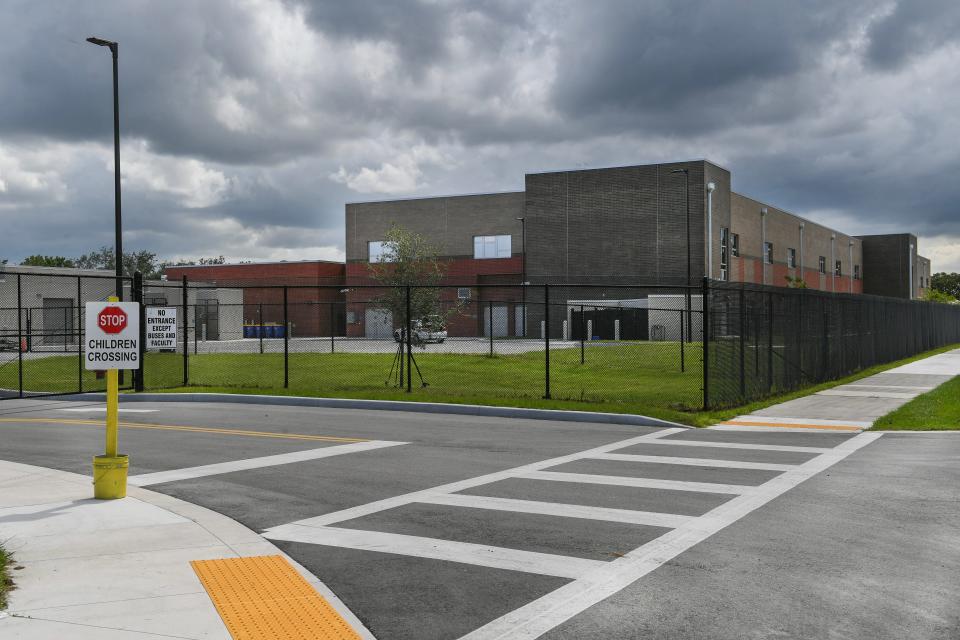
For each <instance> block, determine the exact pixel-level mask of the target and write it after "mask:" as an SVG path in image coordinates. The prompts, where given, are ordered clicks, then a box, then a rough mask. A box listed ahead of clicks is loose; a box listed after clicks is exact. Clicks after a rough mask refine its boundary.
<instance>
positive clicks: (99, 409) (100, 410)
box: [57, 407, 159, 413]
mask: <svg viewBox="0 0 960 640" xmlns="http://www.w3.org/2000/svg"><path fill="white" fill-rule="evenodd" d="M57 411H68V412H70V413H91V412H94V413H106V412H107V408H106V407H71V408H70V409H57ZM117 411H119V412H120V413H156V412H157V411H159V409H124V408H123V407H120V408H119V409H117Z"/></svg>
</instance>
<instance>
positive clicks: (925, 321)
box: [704, 282, 960, 408]
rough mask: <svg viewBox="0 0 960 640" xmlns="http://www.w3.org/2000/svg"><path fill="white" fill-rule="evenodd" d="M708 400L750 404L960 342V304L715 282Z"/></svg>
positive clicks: (711, 286)
mask: <svg viewBox="0 0 960 640" xmlns="http://www.w3.org/2000/svg"><path fill="white" fill-rule="evenodd" d="M705 292H706V294H705V295H706V297H707V301H708V302H707V325H708V332H707V345H708V347H707V350H706V354H705V355H706V361H707V365H706V367H705V369H704V380H705V383H704V388H705V389H706V393H705V397H704V405H705V406H707V407H711V408H717V407H727V406H736V405H741V404H745V403H748V402H751V401H754V400H759V399H762V398H766V397H769V396H772V395H775V394H778V393H783V392H787V391H792V390H795V389H800V388H803V387H806V386H809V385H813V384H817V383H821V382H828V381H831V380H836V379H838V378H843V377H845V376H848V375H851V374H853V373H856V372H857V371H860V370H862V369H865V368H868V367H872V366H874V365H878V364H884V363H887V362H892V361H895V360H899V359H902V358H908V357H910V356H913V355H916V354H918V353H923V352H924V351H928V350H930V349H935V348H938V347H943V346H947V345H950V344H956V343H960V306H958V305H947V304H939V303H933V302H921V301H909V300H901V299H896V298H881V297H877V296H868V295H851V294H836V293H826V292H822V291H814V290H810V289H785V288H782V287H769V286H767V287H765V286H760V285H746V284H739V283H736V284H735V283H726V282H709V283H706V285H705Z"/></svg>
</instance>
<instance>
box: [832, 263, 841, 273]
mask: <svg viewBox="0 0 960 640" xmlns="http://www.w3.org/2000/svg"><path fill="white" fill-rule="evenodd" d="M840 267H841V264H840V261H839V260H837V264H836V268H835V269H834V270H833V275H835V276H839V275H840V271H841V269H840Z"/></svg>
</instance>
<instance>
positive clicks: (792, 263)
mask: <svg viewBox="0 0 960 640" xmlns="http://www.w3.org/2000/svg"><path fill="white" fill-rule="evenodd" d="M787 266H788V267H789V268H791V269H796V268H797V250H796V249H794V248H793V247H787Z"/></svg>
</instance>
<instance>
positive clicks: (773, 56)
mask: <svg viewBox="0 0 960 640" xmlns="http://www.w3.org/2000/svg"><path fill="white" fill-rule="evenodd" d="M957 33H960V4H958V3H957V2H956V0H929V1H925V2H917V1H913V0H909V1H908V0H901V1H899V2H895V1H893V0H844V1H843V2H837V1H836V0H809V1H806V2H802V3H801V2H794V3H784V2H748V1H746V0H730V1H724V2H718V1H714V0H689V1H688V2H683V3H678V2H672V1H669V0H643V1H638V0H632V1H630V0H606V1H601V2H580V1H579V0H530V1H528V2H515V1H510V0H502V1H495V0H483V1H470V0H449V1H444V2H432V1H416V0H398V1H397V2H382V1H375V0H354V1H351V2H340V1H339V0H337V1H333V0H331V1H329V2H319V1H313V0H204V1H203V2H195V1H191V0H165V1H164V2H156V1H151V0H123V1H116V0H87V1H85V2H74V3H56V4H54V3H48V2H37V1H35V0H31V1H27V0H12V1H11V0H8V2H6V3H4V4H3V5H2V7H0V60H2V61H3V65H4V70H5V71H4V73H3V74H0V218H2V219H3V220H4V223H5V225H6V226H5V229H7V230H8V233H7V237H8V239H10V240H12V241H13V242H15V243H16V249H15V250H11V249H10V248H8V246H5V247H3V250H2V253H3V255H0V257H13V258H17V257H22V256H23V255H28V254H30V253H36V252H47V253H65V254H68V255H73V254H77V253H82V252H84V251H87V250H89V249H90V248H92V247H94V246H97V245H98V244H105V243H108V242H110V229H109V219H108V218H109V216H106V217H105V214H104V212H107V213H109V211H110V207H111V195H112V192H111V188H110V186H111V183H110V179H111V174H110V172H111V167H110V154H109V144H110V142H111V139H110V138H111V124H112V122H111V117H110V64H109V54H108V52H107V51H106V50H103V49H97V48H95V47H93V46H92V45H89V44H87V43H85V42H84V41H83V39H84V38H85V37H86V36H88V35H99V36H103V37H106V38H113V39H116V40H118V41H120V43H121V66H120V69H121V99H122V104H121V109H122V129H123V135H124V140H125V141H126V145H125V148H124V155H123V159H122V162H123V167H124V204H125V212H127V213H126V214H125V221H126V222H127V231H128V233H129V234H130V244H131V246H133V247H136V248H150V249H151V250H155V251H159V252H161V253H163V254H165V255H171V256H173V255H177V256H183V255H218V254H221V253H223V254H225V255H227V256H228V257H234V258H244V257H256V258H264V257H267V256H269V255H275V256H284V257H292V256H293V255H294V254H295V253H296V251H298V250H301V249H303V248H304V247H306V248H307V249H303V250H304V251H307V252H310V251H314V252H315V251H316V250H317V249H316V248H317V247H330V246H331V245H336V246H338V247H342V244H343V242H342V234H343V226H342V225H343V203H344V202H346V201H356V200H363V199H366V198H369V197H375V198H388V197H392V196H393V195H402V196H409V195H421V194H422V195H430V194H438V193H448V192H477V191H483V190H492V191H497V190H505V189H515V188H520V187H521V185H522V180H523V173H524V172H525V171H536V170H543V169H551V168H571V167H575V166H580V165H588V166H609V165H619V164H637V163H645V162H654V161H663V160H671V159H676V158H677V157H707V158H709V159H713V160H715V161H718V162H719V163H720V164H722V165H724V166H727V167H728V168H730V169H731V170H732V171H733V175H734V186H735V188H736V189H738V190H741V191H744V192H747V193H749V194H751V195H754V196H756V197H760V198H762V199H765V200H768V201H770V202H773V203H776V204H778V205H780V206H783V207H785V208H788V209H792V210H794V211H796V212H797V213H800V214H809V213H811V212H813V213H814V214H816V212H827V213H823V215H825V216H833V217H834V218H836V219H838V220H843V221H844V224H847V221H853V222H851V224H859V225H860V228H858V229H851V231H858V232H869V231H870V230H871V227H876V228H878V229H879V228H883V229H888V228H893V227H898V228H899V227H902V228H903V230H911V231H916V232H920V233H922V234H926V235H929V236H934V235H952V236H960V214H958V212H957V207H956V205H955V204H954V203H955V202H957V201H960V193H958V192H960V189H958V188H957V187H956V186H955V183H954V181H952V180H949V179H941V178H938V176H949V175H957V174H958V173H960V158H958V156H957V154H956V153H955V151H954V150H953V148H952V147H953V142H952V141H953V140H955V139H956V137H957V136H958V135H960V120H958V119H957V118H956V117H955V116H954V115H953V111H954V107H953V105H955V104H956V103H957V101H958V99H960V90H958V86H960V64H958V62H960V59H958V58H960V56H958V50H957V43H956V35H955V34H957ZM38 220H42V221H44V224H43V225H41V224H38V223H37V222H36V221H38ZM822 221H823V222H827V223H830V222H832V219H824V220H822ZM47 223H49V225H48V224H47ZM51 225H52V226H51ZM50 229H53V231H52V232H51V231H50ZM70 247H73V249H70ZM231 252H233V253H232V254H231ZM290 252H293V253H290ZM301 257H311V254H310V253H306V254H303V255H301ZM324 257H329V256H324ZM955 259H956V260H957V266H958V267H960V255H957V256H955Z"/></svg>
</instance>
